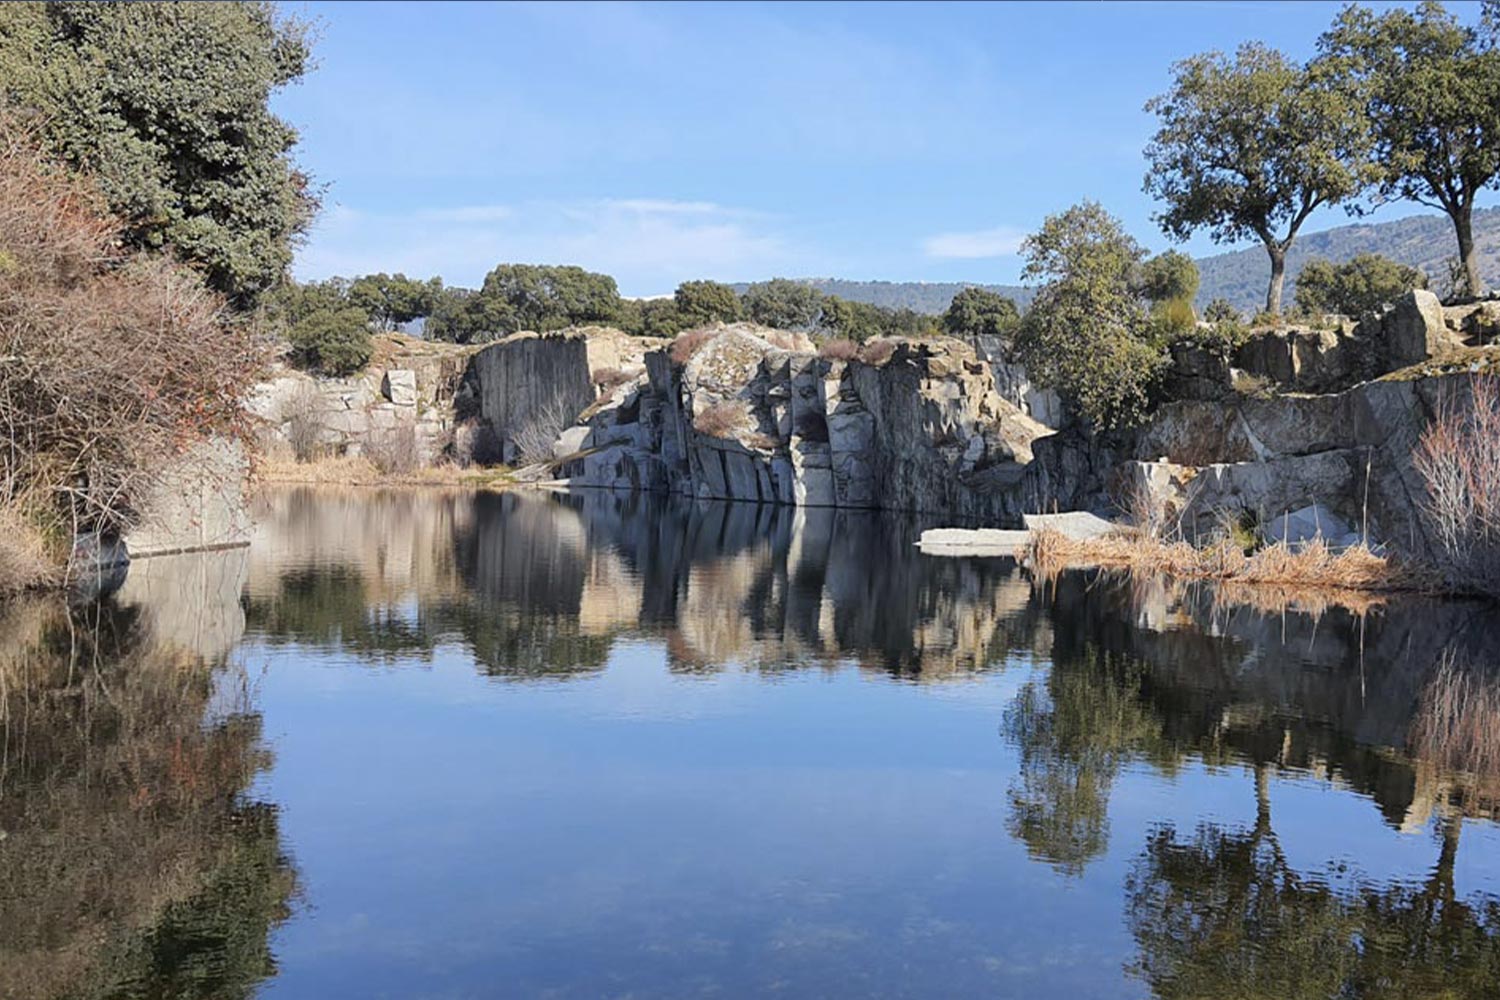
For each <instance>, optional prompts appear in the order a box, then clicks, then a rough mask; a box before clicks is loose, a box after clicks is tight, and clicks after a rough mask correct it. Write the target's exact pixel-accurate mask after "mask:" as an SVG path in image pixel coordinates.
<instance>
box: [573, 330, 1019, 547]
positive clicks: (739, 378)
mask: <svg viewBox="0 0 1500 1000" xmlns="http://www.w3.org/2000/svg"><path fill="white" fill-rule="evenodd" d="M867 357H871V358H874V357H875V355H867ZM644 361H645V374H644V375H643V376H642V377H640V378H638V379H635V380H633V381H632V382H629V383H626V384H622V385H619V386H617V387H615V388H614V389H613V390H611V391H610V392H609V393H608V394H606V395H605V396H604V397H602V398H601V399H600V400H599V401H598V402H597V403H596V404H595V405H594V406H592V407H590V408H589V410H588V411H586V413H585V416H584V418H583V420H582V422H581V424H582V426H586V427H587V428H588V434H587V436H586V437H583V438H580V439H577V442H576V443H577V444H578V447H577V448H576V450H575V453H574V455H573V457H571V458H569V459H568V460H566V461H565V462H563V463H562V466H561V467H560V469H559V474H560V475H561V476H563V477H565V478H567V479H568V481H569V482H570V483H571V484H572V485H577V486H604V487H615V488H630V489H652V490H658V491H668V492H673V493H679V494H685V495H689V496H695V497H702V498H720V499H731V500H760V501H771V502H777V503H795V504H800V505H805V506H817V507H886V508H893V509H902V510H923V511H941V512H944V513H948V514H953V515H958V516H975V517H992V518H1004V519H1011V520H1014V519H1015V518H1017V517H1019V515H1020V513H1021V509H1022V506H1023V504H1022V503H1021V496H1022V492H1021V488H1020V487H1021V480H1022V478H1023V475H1024V472H1025V467H1026V464H1027V463H1028V462H1029V461H1030V460H1031V447H1030V446H1031V442H1032V441H1033V440H1035V439H1036V438H1037V437H1039V436H1041V435H1043V434H1045V433H1047V431H1048V429H1047V428H1045V427H1044V426H1042V425H1041V424H1039V423H1037V422H1036V421H1034V420H1032V419H1031V418H1029V417H1027V416H1026V415H1025V414H1023V413H1021V412H1020V411H1019V410H1018V409H1017V408H1016V407H1015V406H1013V405H1011V404H1010V403H1008V402H1006V401H1005V400H1004V399H1002V398H1001V397H1000V395H999V394H998V393H997V392H996V390H995V386H994V381H993V378H992V377H991V374H990V370H989V366H988V364H987V363H986V362H984V361H982V360H981V359H980V358H979V357H978V356H977V355H976V354H975V352H974V350H973V349H972V348H970V347H968V346H967V345H965V344H963V343H961V342H959V341H955V340H935V341H924V342H905V341H902V342H896V343H895V344H894V345H893V346H892V347H891V349H890V350H889V352H888V357H884V358H881V359H880V360H879V361H878V362H876V361H861V360H850V361H843V360H833V359H827V358H821V357H819V356H817V355H816V354H814V353H813V352H812V350H811V344H807V343H805V342H797V341H794V340H790V339H788V338H787V337H786V336H785V335H783V334H780V333H779V332H778V331H770V330H765V329H762V328H757V327H754V326H751V325H748V324H736V325H733V326H726V327H720V328H718V329H716V330H714V331H713V332H712V335H711V336H710V337H708V338H707V340H706V341H705V342H704V343H703V344H702V345H701V346H699V347H698V348H697V350H696V351H694V352H693V353H692V355H691V356H690V357H685V358H683V357H679V358H678V359H676V360H674V358H673V357H672V352H671V351H670V350H655V351H651V352H649V353H647V354H646V355H645V358H644ZM572 440H573V439H572V438H570V441H572ZM570 446H571V445H570Z"/></svg>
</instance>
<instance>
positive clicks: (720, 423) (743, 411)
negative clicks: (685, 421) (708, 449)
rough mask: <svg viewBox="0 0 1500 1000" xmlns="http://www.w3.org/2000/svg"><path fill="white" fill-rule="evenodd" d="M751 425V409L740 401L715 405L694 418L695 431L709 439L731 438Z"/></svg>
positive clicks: (728, 401) (734, 400) (727, 401)
mask: <svg viewBox="0 0 1500 1000" xmlns="http://www.w3.org/2000/svg"><path fill="white" fill-rule="evenodd" d="M749 424H750V408H749V407H748V406H746V405H745V403H744V402H743V401H741V400H738V399H726V400H723V401H722V402H718V403H714V404H713V405H712V406H709V407H708V408H707V409H705V410H704V411H703V412H702V413H700V414H698V415H697V416H696V417H694V418H693V429H694V430H695V431H697V432H698V433H699V434H707V435H708V436H709V437H716V438H722V437H729V436H730V435H731V434H733V433H734V432H735V431H737V430H741V429H743V428H745V427H747V426H748V425H749Z"/></svg>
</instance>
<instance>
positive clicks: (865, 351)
mask: <svg viewBox="0 0 1500 1000" xmlns="http://www.w3.org/2000/svg"><path fill="white" fill-rule="evenodd" d="M895 353H896V342H895V341H894V340H887V339H885V338H884V337H880V338H877V339H875V340H867V341H865V344H864V346H863V347H861V348H860V349H859V360H861V361H863V362H864V363H865V364H867V365H883V364H885V363H886V362H887V361H889V360H891V355H893V354H895Z"/></svg>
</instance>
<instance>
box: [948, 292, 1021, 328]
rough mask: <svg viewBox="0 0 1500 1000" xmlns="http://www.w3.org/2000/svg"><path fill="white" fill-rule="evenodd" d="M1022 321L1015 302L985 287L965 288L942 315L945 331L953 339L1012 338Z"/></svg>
mask: <svg viewBox="0 0 1500 1000" xmlns="http://www.w3.org/2000/svg"><path fill="white" fill-rule="evenodd" d="M1020 322H1021V310H1019V309H1017V308H1016V303H1015V300H1014V299H1010V298H1007V297H1006V296H1004V295H1001V294H1000V293H998V292H991V291H988V290H987V289H984V288H965V289H964V290H963V291H961V292H959V293H958V294H957V295H955V296H953V302H952V303H951V304H949V306H948V310H947V312H945V313H943V330H944V332H946V333H948V334H949V335H950V336H954V337H1009V336H1010V335H1011V334H1013V333H1015V330H1016V327H1017V326H1018V325H1019V324H1020Z"/></svg>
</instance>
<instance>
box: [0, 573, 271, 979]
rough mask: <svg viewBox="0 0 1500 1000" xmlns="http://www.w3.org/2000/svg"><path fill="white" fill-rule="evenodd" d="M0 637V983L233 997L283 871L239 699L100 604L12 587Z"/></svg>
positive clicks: (261, 937) (255, 960) (255, 736)
mask: <svg viewBox="0 0 1500 1000" xmlns="http://www.w3.org/2000/svg"><path fill="white" fill-rule="evenodd" d="M0 637H3V638H0V731H3V742H0V793H3V794H0V830H3V831H4V833H5V837H4V839H3V840H0V928H3V933H0V984H3V986H0V992H3V993H4V994H5V995H7V996H25V997H64V996H65V997H157V996H173V997H214V998H219V997H230V998H232V997H244V996H249V995H250V994H251V993H252V992H253V990H254V989H255V987H256V984H258V983H259V982H261V981H262V980H263V979H264V978H265V977H266V976H268V975H270V974H272V973H273V972H274V970H275V966H274V963H273V961H272V958H271V955H270V951H269V948H268V943H267V942H268V935H269V932H270V929H271V928H272V927H273V926H274V925H275V924H277V923H278V922H280V921H281V920H282V919H284V918H285V917H286V915H287V912H288V911H287V906H288V900H289V898H290V896H291V893H292V891H293V874H292V870H291V867H290V865H289V863H288V862H287V860H286V858H285V857H284V856H283V855H282V852H281V848H280V841H279V832H278V828H277V820H276V814H275V812H274V810H273V809H272V808H271V807H269V806H267V805H265V804H263V803H257V802H254V801H251V800H249V799H247V798H246V796H245V789H246V788H247V787H248V785H249V784H250V782H251V780H252V779H253V778H254V776H255V774H256V773H257V772H259V771H260V770H261V769H262V768H264V767H266V766H267V764H268V763H269V759H268V755H267V753H266V751H265V749H264V747H263V745H262V743H261V739H260V723H259V718H258V717H257V716H255V715H252V714H250V713H249V712H248V711H246V709H247V707H248V706H247V703H246V699H245V698H243V697H241V698H227V699H226V695H225V692H224V690H223V689H217V690H216V687H215V679H214V665H212V664H208V663H205V662H203V661H202V660H201V659H199V658H197V657H195V656H192V655H189V654H186V653H184V652H182V651H181V650H173V649H167V648H164V647H159V646H156V645H153V644H152V643H151V642H150V641H149V637H148V636H146V635H144V634H143V631H142V629H141V627H140V625H139V622H138V620H137V618H136V616H135V615H134V613H133V612H130V611H126V610H122V609H120V608H117V607H113V606H110V605H104V606H100V607H93V608H89V609H86V610H84V611H81V612H74V613H70V612H69V611H68V610H67V609H65V608H63V607H61V606H60V605H59V604H56V603H53V602H50V601H40V600H38V601H28V602H21V603H17V604H12V605H9V606H6V607H4V608H3V609H0ZM218 699H226V700H225V704H224V705H223V706H222V707H221V708H214V707H213V703H214V702H215V700H218Z"/></svg>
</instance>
